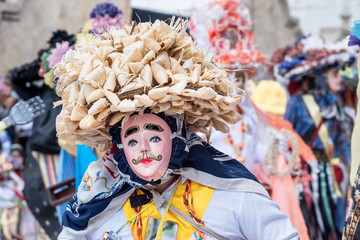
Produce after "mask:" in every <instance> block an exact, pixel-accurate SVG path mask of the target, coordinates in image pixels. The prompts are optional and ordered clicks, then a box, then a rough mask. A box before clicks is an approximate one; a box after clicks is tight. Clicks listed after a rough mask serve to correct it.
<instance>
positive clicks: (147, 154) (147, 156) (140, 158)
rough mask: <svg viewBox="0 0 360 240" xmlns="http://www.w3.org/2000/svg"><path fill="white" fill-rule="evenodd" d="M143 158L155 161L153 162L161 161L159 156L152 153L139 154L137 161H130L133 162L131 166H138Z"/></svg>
mask: <svg viewBox="0 0 360 240" xmlns="http://www.w3.org/2000/svg"><path fill="white" fill-rule="evenodd" d="M144 158H148V159H151V160H155V161H160V160H161V159H162V156H161V155H158V156H155V155H154V154H152V153H147V152H146V153H141V154H140V155H139V156H138V158H137V159H133V160H131V161H132V162H133V164H135V165H138V164H139V163H140V162H141V161H142V160H143V159H144Z"/></svg>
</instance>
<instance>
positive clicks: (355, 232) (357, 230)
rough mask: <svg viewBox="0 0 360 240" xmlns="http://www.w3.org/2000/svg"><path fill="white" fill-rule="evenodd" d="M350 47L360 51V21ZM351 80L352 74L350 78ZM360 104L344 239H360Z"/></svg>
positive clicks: (359, 66) (355, 130) (354, 136)
mask: <svg viewBox="0 0 360 240" xmlns="http://www.w3.org/2000/svg"><path fill="white" fill-rule="evenodd" d="M348 45H349V47H351V48H353V49H355V50H357V51H359V47H360V21H359V20H357V21H355V22H354V26H353V27H352V28H351V30H350V39H349V43H348ZM357 68H358V70H360V59H359V56H358V60H357ZM348 79H351V74H350V76H349V77H348ZM356 93H357V100H358V99H359V96H360V86H359V85H357V90H356ZM359 111H360V104H359V102H357V107H356V118H355V125H354V131H353V134H352V138H351V168H350V180H349V181H350V184H351V195H350V199H349V201H348V205H347V209H346V217H345V227H344V231H343V236H342V239H344V240H345V239H346V240H347V239H351V240H352V239H354V240H358V239H360V225H359V221H360V148H359V136H360V125H359V123H360V114H359Z"/></svg>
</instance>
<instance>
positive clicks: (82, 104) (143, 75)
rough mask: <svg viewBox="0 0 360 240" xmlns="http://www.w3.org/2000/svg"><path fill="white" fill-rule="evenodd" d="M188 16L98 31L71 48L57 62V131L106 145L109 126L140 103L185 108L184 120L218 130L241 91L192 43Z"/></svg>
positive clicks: (155, 108)
mask: <svg viewBox="0 0 360 240" xmlns="http://www.w3.org/2000/svg"><path fill="white" fill-rule="evenodd" d="M186 27H187V21H184V20H182V19H178V20H177V21H175V19H174V18H173V19H172V21H171V23H170V24H169V25H168V24H166V23H165V22H163V21H159V20H157V21H155V22H154V23H153V24H151V23H140V24H138V25H135V24H133V25H131V26H125V27H124V28H123V29H120V30H111V31H110V32H108V33H104V34H102V35H98V36H97V38H96V39H95V41H94V42H93V43H89V44H88V45H84V46H81V47H79V48H77V49H76V50H70V51H68V52H67V53H66V55H65V56H64V57H63V59H62V61H61V62H60V63H59V64H58V65H56V67H55V70H54V73H55V77H56V79H57V87H56V89H57V93H58V95H59V96H60V97H61V98H62V100H61V101H60V102H58V104H62V106H63V107H62V111H61V113H60V114H59V115H58V117H57V120H56V128H57V132H58V137H59V138H62V139H65V140H67V141H73V142H76V143H82V144H86V145H89V146H98V145H102V146H105V147H106V146H108V144H109V143H110V140H111V138H110V135H109V131H108V130H109V129H110V128H111V127H112V126H113V125H115V124H116V123H117V122H119V121H121V120H124V121H123V122H125V121H126V120H127V118H128V117H129V116H130V115H131V114H133V113H135V112H139V113H140V114H141V113H143V112H144V111H145V109H150V110H151V112H153V113H159V112H165V114H167V115H173V114H182V115H184V117H185V119H186V122H187V127H189V128H190V129H192V130H194V131H200V132H205V133H208V132H209V127H210V126H213V127H214V128H215V129H217V130H220V131H222V132H227V131H228V130H229V128H228V126H227V124H228V123H229V124H233V123H235V122H237V121H238V120H239V119H240V115H239V114H238V113H237V112H236V111H235V110H234V109H235V106H236V105H237V104H239V103H240V102H241V96H240V95H239V96H236V97H233V96H232V92H233V87H234V86H233V84H232V83H231V82H230V80H229V79H228V75H227V73H226V71H225V70H222V69H220V68H218V67H217V66H216V65H215V64H213V62H212V58H211V57H209V56H206V55H205V54H204V53H203V51H202V50H200V49H199V48H197V47H196V46H195V45H194V43H193V41H192V39H191V37H190V36H189V35H188V34H187V33H186Z"/></svg>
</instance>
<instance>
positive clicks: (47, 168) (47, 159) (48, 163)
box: [32, 151, 59, 188]
mask: <svg viewBox="0 0 360 240" xmlns="http://www.w3.org/2000/svg"><path fill="white" fill-rule="evenodd" d="M32 155H33V157H34V158H35V159H36V160H37V162H38V163H39V167H40V171H41V176H42V178H43V181H44V185H45V188H48V187H50V186H52V185H55V184H56V183H57V182H56V178H57V172H58V167H59V155H58V154H45V153H41V152H37V151H32Z"/></svg>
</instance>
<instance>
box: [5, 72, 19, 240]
mask: <svg viewBox="0 0 360 240" xmlns="http://www.w3.org/2000/svg"><path fill="white" fill-rule="evenodd" d="M8 97H10V88H9V87H8V86H7V85H6V84H5V80H4V79H3V78H1V76H0V103H1V105H2V106H4V108H3V110H4V111H1V115H2V116H1V119H3V118H4V117H6V116H7V115H8V114H9V108H8V107H7V104H6V100H7V98H8ZM22 169H23V157H22V156H21V155H20V156H19V155H16V154H15V153H14V151H13V149H12V139H11V137H10V135H9V134H8V132H7V131H6V130H1V131H0V196H1V197H0V229H1V233H0V236H2V237H4V238H6V239H14V238H21V232H20V228H19V226H21V224H20V221H21V215H20V210H21V207H22V200H23V199H24V196H23V194H22V191H23V188H24V179H23V178H22V174H21V170H22Z"/></svg>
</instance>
